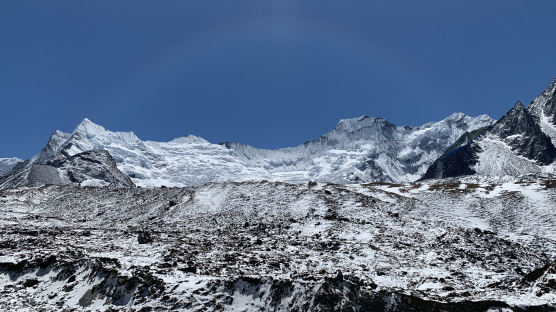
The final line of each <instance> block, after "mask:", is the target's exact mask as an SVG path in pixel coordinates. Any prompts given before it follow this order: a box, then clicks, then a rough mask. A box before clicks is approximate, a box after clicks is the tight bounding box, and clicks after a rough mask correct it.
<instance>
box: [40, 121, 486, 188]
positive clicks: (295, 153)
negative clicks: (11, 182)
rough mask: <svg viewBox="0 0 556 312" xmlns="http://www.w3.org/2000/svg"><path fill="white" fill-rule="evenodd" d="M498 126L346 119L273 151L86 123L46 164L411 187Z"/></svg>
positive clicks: (178, 182)
mask: <svg viewBox="0 0 556 312" xmlns="http://www.w3.org/2000/svg"><path fill="white" fill-rule="evenodd" d="M493 122H494V121H493V120H492V119H491V118H490V117H488V116H487V115H481V116H478V117H469V116H466V115H465V114H462V113H457V114H453V115H451V116H449V117H447V118H446V119H444V120H441V121H439V122H431V123H427V124H425V125H423V126H421V127H399V126H396V125H394V124H392V123H390V122H388V121H386V120H384V119H382V118H373V117H367V116H362V117H358V118H352V119H342V120H340V121H339V122H338V124H337V125H336V127H335V128H334V129H333V130H332V131H330V132H328V133H326V134H324V135H323V136H321V137H320V138H318V139H317V140H314V141H309V142H307V143H305V144H303V145H300V146H296V147H288V148H281V149H276V150H266V149H257V148H254V147H251V146H249V145H244V144H239V143H223V144H213V143H210V142H208V141H206V140H205V139H202V138H200V137H196V136H192V135H189V136H186V137H181V138H177V139H174V140H171V141H170V142H155V141H143V140H141V139H139V138H138V137H137V136H136V135H135V134H134V133H133V132H112V131H109V130H106V129H105V128H104V127H102V126H100V125H97V124H95V123H93V122H92V121H90V120H89V119H87V118H85V119H84V120H83V121H82V122H81V123H80V124H79V125H78V126H77V128H76V129H75V130H74V131H73V132H72V133H63V132H60V131H56V132H55V133H53V135H52V137H51V139H50V141H49V142H48V144H47V146H46V147H45V148H44V149H43V151H42V152H41V154H40V155H39V159H44V158H47V157H50V156H52V155H54V154H55V153H62V154H64V155H66V156H68V157H70V156H73V155H76V154H78V153H81V152H84V151H89V150H107V151H108V152H109V153H110V154H111V155H112V156H113V157H114V159H115V160H116V162H117V164H118V168H119V169H120V170H121V171H123V172H124V173H126V174H128V175H129V176H130V177H131V178H132V179H133V182H134V183H136V184H137V185H141V186H160V185H167V186H185V185H200V184H204V183H207V182H223V181H247V180H273V181H284V182H295V183H296V182H307V181H311V180H314V181H322V182H334V183H352V182H359V181H361V182H362V181H378V180H380V181H393V182H405V181H413V180H416V179H418V178H420V176H421V175H422V174H423V173H424V172H425V170H426V168H427V167H428V166H429V165H430V164H431V163H432V162H433V161H434V160H435V159H436V158H437V157H438V156H440V155H441V154H442V153H443V152H444V150H445V149H446V148H447V147H448V146H450V145H451V144H452V143H453V142H455V141H456V140H457V139H458V138H459V137H460V136H461V135H462V134H463V133H464V132H465V131H472V130H475V129H478V128H481V127H485V126H489V125H491V124H492V123H493Z"/></svg>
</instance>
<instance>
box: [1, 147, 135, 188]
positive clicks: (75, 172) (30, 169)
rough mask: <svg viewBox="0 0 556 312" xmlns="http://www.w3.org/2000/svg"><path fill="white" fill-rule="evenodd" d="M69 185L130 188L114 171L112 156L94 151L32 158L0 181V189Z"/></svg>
mask: <svg viewBox="0 0 556 312" xmlns="http://www.w3.org/2000/svg"><path fill="white" fill-rule="evenodd" d="M69 184H77V185H81V186H92V185H95V186H110V187H131V186H134V184H133V182H132V181H131V179H130V178H129V177H128V176H127V175H125V174H124V173H122V172H121V171H120V170H118V168H117V167H116V163H115V162H114V159H113V158H112V156H111V155H110V154H109V153H108V152H107V151H98V150H90V151H86V152H82V153H78V154H75V155H72V156H69V155H65V154H63V153H55V154H54V155H52V156H50V157H48V158H42V159H41V158H39V157H35V158H33V159H32V160H29V161H26V162H25V163H22V165H21V167H20V168H19V169H18V170H14V171H12V172H11V173H10V174H9V175H7V176H5V177H3V178H2V179H0V189H11V188H18V187H25V186H41V185H69Z"/></svg>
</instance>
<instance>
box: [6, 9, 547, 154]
mask: <svg viewBox="0 0 556 312" xmlns="http://www.w3.org/2000/svg"><path fill="white" fill-rule="evenodd" d="M555 12H556V1H552V0H550V1H513V0H503V1H497V0H489V1H485V0H477V1H475V0H462V1H458V0H450V1H445V0H438V1H427V0H420V1H414V0H408V1H396V0H385V1H369V0H362V1H350V0H345V1H339V0H336V1H327V0H314V1H312V0H311V1H304V0H295V1H289V0H253V1H241V0H239V1H231V0H225V1H212V0H200V1H195V0H179V1H173V0H164V1H160V0H156V1H155V0H153V1H142V0H129V1H124V0H118V1H113V0H95V1H74V0H67V1H56V0H49V1H43V0H35V1H33V0H26V1H19V0H4V1H0V107H1V109H0V116H1V117H0V157H11V156H18V157H21V158H29V157H31V156H33V155H35V154H37V153H38V152H39V151H40V149H41V148H42V147H43V146H44V144H45V143H46V141H47V140H48V137H49V135H50V133H52V132H53V131H54V130H56V129H60V130H63V131H67V132H70V131H72V130H73V128H74V127H75V126H76V125H77V124H78V123H79V122H80V121H81V120H82V119H83V118H84V117H88V118H90V119H91V120H92V121H94V122H96V123H98V124H101V125H103V126H105V127H106V128H108V129H110V130H133V131H134V132H135V133H136V134H137V135H138V136H139V137H140V138H142V139H149V140H163V141H167V140H170V139H172V138H174V137H180V136H184V135H187V134H195V135H198V136H201V137H203V138H205V139H208V140H209V141H211V142H214V143H218V142H223V141H237V142H241V143H246V144H251V145H254V146H256V147H264V148H277V147H285V146H292V145H298V144H302V143H303V142H304V141H306V140H309V139H315V138H317V137H318V136H320V135H321V134H323V133H325V132H327V131H329V130H331V129H332V128H334V126H335V124H336V122H337V121H338V119H340V118H349V117H357V116H360V115H369V116H377V117H383V118H386V119H388V120H390V121H391V122H393V123H395V124H398V125H420V124H422V123H425V122H427V121H435V120H440V119H442V118H444V117H446V116H448V115H450V114H451V113H453V112H464V113H466V114H468V115H473V116H474V115H478V114H482V113H486V114H489V115H491V116H492V117H494V118H499V117H500V116H501V115H503V114H504V113H505V112H506V111H507V110H509V109H510V108H511V107H512V105H513V104H514V102H515V101H516V100H518V99H519V100H521V101H522V102H524V103H526V104H527V103H529V102H530V101H531V100H532V99H533V98H534V97H535V96H536V95H537V94H539V93H540V92H541V91H542V90H543V89H544V88H545V87H546V86H547V85H548V84H549V83H550V82H551V81H552V80H553V79H554V77H556V40H554V38H555V35H556V18H554V13H555Z"/></svg>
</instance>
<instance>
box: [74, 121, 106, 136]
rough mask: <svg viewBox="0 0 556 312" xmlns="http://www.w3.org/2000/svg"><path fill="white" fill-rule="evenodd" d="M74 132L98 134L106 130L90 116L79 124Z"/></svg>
mask: <svg viewBox="0 0 556 312" xmlns="http://www.w3.org/2000/svg"><path fill="white" fill-rule="evenodd" d="M73 132H74V133H76V132H80V133H83V134H98V133H101V132H106V129H104V127H103V126H100V125H97V124H96V123H94V122H92V121H91V120H90V119H89V118H84V119H83V120H82V121H81V122H80V123H79V125H77V127H76V128H75V130H74V131H73Z"/></svg>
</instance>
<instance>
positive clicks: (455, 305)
mask: <svg viewBox="0 0 556 312" xmlns="http://www.w3.org/2000/svg"><path fill="white" fill-rule="evenodd" d="M555 209H556V181H553V180H544V181H524V182H507V183H500V184H487V183H477V182H466V183H464V182H459V181H436V182H434V181H432V182H426V183H421V184H419V183H414V184H385V183H374V184H363V185H336V184H321V183H319V184H316V183H309V184H303V185H299V184H285V183H271V182H243V183H214V184H207V185H205V186H200V187H194V188H156V189H147V188H129V189H110V188H103V187H73V186H65V187H61V186H45V187H39V188H23V189H16V190H6V191H1V192H0V310H10V311H58V310H62V309H68V310H71V309H75V310H77V311H81V310H84V311H96V310H102V311H104V310H109V309H113V310H122V311H127V310H136V311H166V310H182V311H212V310H215V311H267V310H271V311H296V310H297V311H308V310H309V311H337V310H343V311H521V310H527V311H555V310H556V227H555V226H554V225H555V224H556V212H555Z"/></svg>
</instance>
